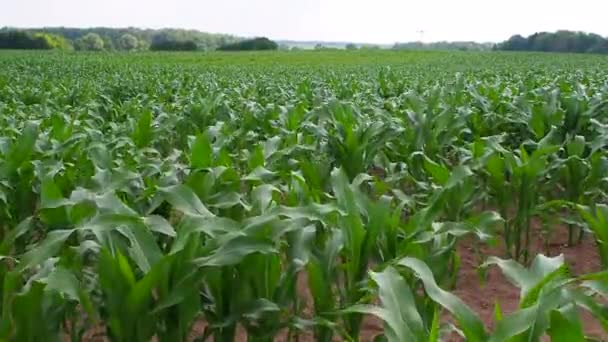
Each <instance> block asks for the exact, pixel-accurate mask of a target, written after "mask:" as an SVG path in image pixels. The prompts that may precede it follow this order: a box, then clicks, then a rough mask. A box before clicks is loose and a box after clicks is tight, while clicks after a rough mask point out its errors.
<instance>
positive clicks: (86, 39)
mask: <svg viewBox="0 0 608 342" xmlns="http://www.w3.org/2000/svg"><path fill="white" fill-rule="evenodd" d="M104 46H105V43H104V41H103V39H102V38H101V36H100V35H98V34H97V33H87V34H86V35H84V36H82V37H81V38H79V39H78V40H76V42H75V43H74V47H76V50H87V51H101V50H103V48H104Z"/></svg>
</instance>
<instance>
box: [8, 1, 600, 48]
mask: <svg viewBox="0 0 608 342" xmlns="http://www.w3.org/2000/svg"><path fill="white" fill-rule="evenodd" d="M0 2H1V3H2V6H1V10H0V26H17V27H40V26H73V27H91V26H110V27H125V26H136V27H145V28H162V27H178V28H191V29H198V30H202V31H208V32H221V33H232V34H236V35H241V36H262V35H263V36H268V37H270V38H273V39H294V40H324V41H356V42H370V43H393V42H396V41H412V40H420V39H421V38H422V40H424V41H437V40H476V41H501V40H505V39H507V38H509V36H511V35H512V34H514V33H520V34H531V33H534V32H536V31H555V30H558V29H569V30H581V31H588V32H595V33H599V34H601V35H603V36H608V24H607V23H608V22H607V21H606V19H605V18H606V13H608V1H606V0H577V1H565V0H417V1H412V0H198V1H197V0H0ZM420 31H424V34H421V33H420Z"/></svg>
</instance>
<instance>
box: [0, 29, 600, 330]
mask: <svg viewBox="0 0 608 342" xmlns="http://www.w3.org/2000/svg"><path fill="white" fill-rule="evenodd" d="M159 39H160V38H159ZM541 56H542V58H540V57H541ZM530 69H534V72H530ZM606 70H608V60H607V59H606V58H605V57H604V56H598V55H554V54H542V55H541V54H510V53H500V52H494V53H476V52H468V53H463V52H418V51H416V52H399V51H371V50H357V51H348V52H346V51H333V50H323V51H300V52H293V51H287V52H282V51H276V52H273V53H256V52H243V53H234V54H226V53H219V52H218V53H215V52H211V53H206V54H198V53H171V52H162V53H147V52H133V53H128V54H127V53H122V54H121V53H104V54H95V53H86V54H64V53H48V54H43V55H41V54H40V53H39V52H24V51H5V52H3V53H2V54H0V286H2V291H0V340H2V341H39V340H45V341H47V340H48V341H63V340H66V339H69V340H71V341H81V340H83V339H86V338H85V337H88V336H89V335H90V334H91V332H92V331H99V330H102V331H103V332H104V334H105V337H107V339H109V340H111V341H150V340H151V339H154V340H158V341H161V342H163V341H188V340H192V339H194V338H198V339H200V340H207V338H211V339H213V340H215V341H233V340H235V337H236V336H237V333H238V332H241V331H242V332H243V333H245V334H246V335H247V338H248V339H249V340H253V341H272V340H275V339H283V338H284V339H288V340H297V339H298V338H300V337H301V336H302V335H305V334H308V335H309V336H310V335H312V338H313V339H314V340H316V341H332V340H345V341H357V340H362V339H364V338H365V336H363V335H362V334H361V331H362V329H363V327H364V326H365V324H364V322H365V315H375V316H377V317H378V318H379V319H380V320H381V321H382V322H383V323H384V329H383V331H382V332H379V333H378V334H379V336H377V337H376V340H378V341H385V340H389V341H440V340H446V339H449V338H451V337H453V336H454V334H456V335H461V336H462V337H463V338H465V339H466V340H468V341H539V340H542V339H543V338H544V337H545V336H549V337H551V338H553V339H554V340H556V341H560V340H564V341H566V340H568V341H578V340H583V339H584V338H585V337H586V336H585V333H586V331H585V330H584V329H583V328H582V324H581V318H580V316H579V311H581V310H585V311H587V312H589V314H590V315H591V316H592V317H593V318H594V319H596V320H597V321H598V322H599V323H600V324H602V326H603V327H604V328H605V329H606V328H608V316H607V314H606V312H607V307H606V304H605V299H606V295H607V294H608V291H606V289H607V288H608V277H607V276H606V271H605V266H606V263H607V262H608V261H607V260H608V258H607V255H608V249H607V248H606V240H607V238H606V226H607V224H606V223H607V222H608V221H607V219H606V218H607V217H608V208H607V207H606V206H605V203H606V191H607V190H608V189H607V186H608V182H606V177H605V175H606V171H607V170H608V155H607V153H608V152H607V150H606V146H607V145H608V138H607V136H608V128H607V127H608V115H607V114H608V112H607V110H608V88H607V86H606V77H607V71H606ZM536 225H538V226H540V227H542V231H543V234H544V235H545V236H546V237H547V238H549V237H551V235H553V234H558V233H559V235H560V236H561V235H562V234H561V233H562V232H568V231H570V230H571V231H572V232H575V233H577V234H580V232H581V231H582V232H584V233H585V234H587V236H588V237H590V238H592V239H594V240H595V242H596V246H597V248H598V250H599V252H600V255H601V258H602V260H601V261H602V262H603V263H604V271H603V272H599V273H591V274H574V272H571V271H570V270H569V267H568V264H567V262H566V260H565V259H564V258H563V257H547V256H543V255H542V254H538V255H537V254H536V253H535V252H536V251H535V250H533V249H532V245H533V243H534V242H535V241H533V240H531V239H532V238H533V235H531V232H534V227H535V226H536ZM564 242H565V241H564ZM571 242H572V244H576V243H578V239H572V241H571ZM485 244H499V245H506V246H504V247H507V248H506V249H507V250H508V251H509V252H510V255H499V256H491V255H480V259H482V260H480V262H479V263H480V265H479V273H480V275H484V274H487V273H486V270H487V269H488V268H489V267H495V266H496V267H498V268H499V269H500V270H501V272H502V273H503V274H504V275H505V276H506V278H507V279H508V280H509V281H510V282H511V283H512V284H513V285H514V286H517V287H518V288H519V289H520V297H519V305H518V307H517V308H514V310H513V311H512V312H503V311H502V310H501V308H500V306H499V305H497V307H496V310H495V312H496V319H495V321H494V322H482V320H481V319H480V318H479V317H478V316H477V313H475V312H474V311H473V309H472V308H471V307H469V306H468V305H467V303H466V302H465V301H463V300H462V299H460V298H459V297H458V296H456V294H455V293H454V292H453V290H454V288H455V286H456V284H457V280H458V277H459V274H460V273H459V268H460V264H461V254H460V252H459V251H460V250H461V248H462V247H466V248H471V249H475V250H482V249H480V248H479V246H480V245H485ZM499 250H500V249H499ZM584 317H587V316H584ZM484 323H492V324H491V327H492V328H491V329H489V327H486V326H485V325H484ZM201 327H202V329H201ZM201 330H202V331H201Z"/></svg>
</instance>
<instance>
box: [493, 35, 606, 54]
mask: <svg viewBox="0 0 608 342" xmlns="http://www.w3.org/2000/svg"><path fill="white" fill-rule="evenodd" d="M497 49H499V50H507V51H552V52H578V53H608V39H606V38H604V37H602V36H600V35H597V34H593V33H585V32H573V31H564V30H562V31H557V32H554V33H551V32H537V33H534V34H533V35H530V36H529V37H527V38H525V37H522V36H521V35H514V36H512V37H511V38H509V40H507V41H505V42H503V43H501V44H498V46H497Z"/></svg>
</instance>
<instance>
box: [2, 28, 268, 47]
mask: <svg viewBox="0 0 608 342" xmlns="http://www.w3.org/2000/svg"><path fill="white" fill-rule="evenodd" d="M269 43H273V44H275V45H272V44H269ZM276 48H277V46H276V43H274V42H272V41H270V40H268V39H266V38H256V39H251V40H244V39H242V38H240V37H236V36H232V35H228V34H214V33H206V32H201V31H197V30H184V29H161V30H152V29H138V28H105V27H98V28H85V29H82V28H67V27H50V28H40V29H13V28H8V27H5V28H2V29H0V49H63V50H88V51H101V50H110V51H111V50H123V51H132V50H153V51H193V50H201V51H211V50H218V49H222V50H234V49H236V50H239V49H244V50H248V49H254V50H256V49H276Z"/></svg>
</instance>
